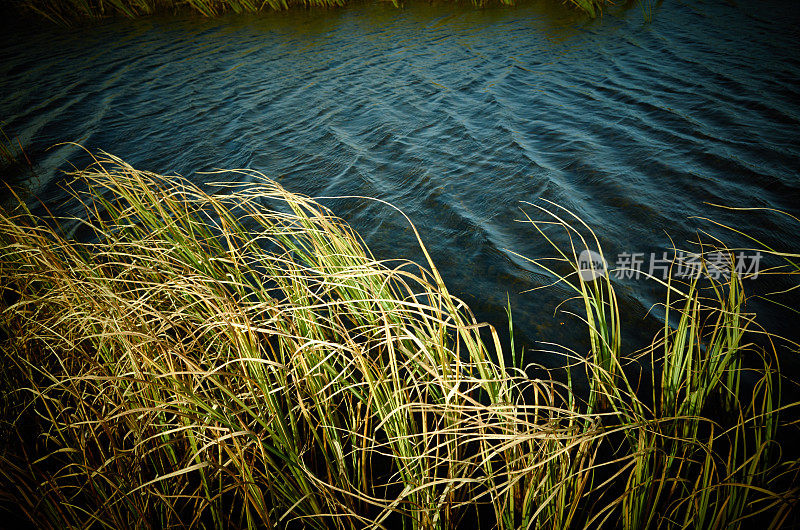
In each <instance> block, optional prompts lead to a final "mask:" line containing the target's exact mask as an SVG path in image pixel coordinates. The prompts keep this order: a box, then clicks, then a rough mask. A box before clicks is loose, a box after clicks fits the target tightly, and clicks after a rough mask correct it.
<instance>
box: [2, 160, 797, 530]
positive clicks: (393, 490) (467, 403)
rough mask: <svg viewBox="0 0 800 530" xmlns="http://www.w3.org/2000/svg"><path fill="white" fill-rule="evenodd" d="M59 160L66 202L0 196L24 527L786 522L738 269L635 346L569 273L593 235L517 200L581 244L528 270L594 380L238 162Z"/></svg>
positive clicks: (590, 286)
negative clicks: (642, 346)
mask: <svg viewBox="0 0 800 530" xmlns="http://www.w3.org/2000/svg"><path fill="white" fill-rule="evenodd" d="M73 177H74V180H73V181H72V182H71V184H70V185H69V188H68V189H69V190H70V192H71V193H72V194H73V197H74V200H75V201H79V203H80V204H82V205H83V206H84V208H85V213H84V215H83V216H82V217H81V219H56V218H53V217H51V216H44V215H42V216H34V215H32V214H31V213H30V211H29V210H28V209H27V208H26V206H25V205H24V204H23V203H22V201H19V202H18V204H17V205H16V207H15V208H13V209H8V210H6V211H4V212H2V213H0V281H2V285H3V293H2V306H1V307H0V309H2V310H1V311H0V329H2V331H3V337H2V339H3V347H2V356H3V358H2V363H0V377H2V384H3V386H4V388H7V389H8V392H6V393H4V394H3V397H2V403H0V412H1V413H2V414H1V415H0V418H1V419H2V422H3V428H2V429H0V432H2V433H5V434H4V435H3V437H2V439H0V505H2V506H3V507H4V508H6V509H7V510H8V511H9V512H12V513H16V514H18V516H20V517H21V518H22V519H24V520H25V521H27V522H28V523H30V524H32V525H34V526H36V527H39V528H68V527H69V528H73V527H74V528H95V527H96V528H101V527H108V528H133V527H135V528H176V527H181V528H183V527H187V526H188V527H214V528H242V527H247V528H260V527H313V528H415V529H416V528H420V529H423V528H424V529H428V528H456V527H459V526H466V525H468V526H469V527H470V528H472V527H474V525H475V522H476V521H478V522H479V523H480V527H481V528H484V527H485V528H583V527H608V526H614V527H616V526H621V527H623V528H630V529H633V528H645V527H673V526H683V525H687V524H691V525H692V526H696V527H712V526H713V527H725V526H729V527H736V526H737V525H738V526H741V525H743V524H745V522H746V521H748V520H749V518H751V517H757V518H760V519H761V520H763V521H765V523H766V524H772V525H773V526H779V525H780V524H782V523H783V522H785V521H786V520H787V518H788V517H789V516H790V513H791V510H792V509H793V508H794V506H795V505H796V503H797V500H798V489H797V486H796V484H797V481H796V480H794V479H795V478H796V474H797V471H798V466H797V462H795V461H791V460H790V459H789V458H787V457H786V456H785V455H783V454H782V453H781V450H782V445H781V443H780V440H781V437H782V436H785V435H787V433H789V434H791V433H793V432H795V431H796V429H797V424H796V422H795V423H792V421H791V420H793V419H794V418H796V411H795V408H794V407H795V405H794V404H787V403H783V402H782V401H781V392H780V388H781V383H782V380H781V377H780V374H779V372H778V365H777V360H776V352H775V349H774V346H773V345H772V342H770V341H769V340H766V341H764V340H758V341H756V340H753V339H752V336H753V335H754V334H755V336H757V337H762V338H763V337H768V335H766V334H764V333H763V332H760V330H758V328H757V327H756V325H755V323H754V322H753V319H752V316H751V315H748V314H746V313H745V312H744V311H743V307H744V302H745V297H744V294H743V291H742V283H741V278H738V277H737V276H736V275H735V274H734V275H732V276H730V277H729V278H728V279H723V280H720V281H714V280H713V279H709V278H706V277H705V276H707V275H704V276H703V277H702V278H700V277H698V278H697V279H695V280H693V281H691V282H689V283H688V284H685V285H678V284H675V283H673V282H667V283H666V284H665V289H666V292H668V293H669V294H668V298H667V300H666V302H665V308H666V310H667V311H668V312H669V315H668V317H667V318H665V326H664V330H663V332H662V333H661V335H660V336H659V337H656V339H655V340H654V342H653V345H652V346H651V347H650V348H647V349H646V350H645V351H643V352H637V353H636V354H634V355H630V356H626V355H625V354H624V352H623V351H622V346H621V341H620V336H621V333H622V329H621V325H620V318H619V315H618V312H619V308H618V305H617V303H616V295H615V293H614V286H613V284H612V282H611V281H610V280H609V279H608V278H607V277H604V278H601V279H599V280H597V281H594V282H586V281H583V280H581V279H580V277H579V276H578V275H576V274H575V273H576V272H577V260H576V259H575V257H576V255H577V253H579V252H580V251H581V250H582V249H584V248H590V247H591V248H595V249H597V250H598V251H600V249H599V248H598V245H597V240H596V239H595V238H593V237H592V235H591V231H590V230H588V227H587V226H586V225H584V224H582V223H581V222H580V220H579V219H578V218H577V217H576V216H573V215H572V214H570V213H569V212H565V211H563V210H560V209H558V208H557V207H555V206H554V205H551V206H552V207H551V208H550V209H549V210H543V211H544V212H545V215H546V216H549V218H548V217H546V218H545V219H544V220H539V219H536V218H535V216H534V215H533V214H530V216H529V217H527V219H526V221H527V222H530V223H532V225H533V226H534V227H535V228H537V229H538V230H539V231H540V233H541V234H542V235H543V236H544V237H546V238H548V239H550V240H551V241H553V242H554V244H555V243H556V239H555V237H554V236H553V235H552V233H550V232H549V231H548V230H549V228H550V227H553V226H555V227H556V228H557V229H559V230H563V231H564V233H565V234H567V235H568V236H571V237H570V238H569V241H570V242H571V244H570V246H569V248H567V249H565V250H562V251H561V252H562V253H561V254H560V260H561V261H560V262H558V263H551V262H537V263H539V264H540V265H542V266H543V267H545V268H547V269H548V270H551V271H552V273H553V274H556V275H557V277H558V278H559V279H560V281H563V282H566V283H567V284H568V285H570V286H571V288H573V289H574V290H575V293H576V295H577V297H578V301H579V302H580V306H581V307H583V308H584V313H583V314H582V318H583V320H584V321H585V327H584V325H582V324H581V325H579V326H578V327H576V333H584V332H586V331H587V330H588V333H589V335H590V339H591V340H590V343H591V348H590V351H589V352H588V354H587V355H585V356H584V355H576V356H575V362H576V363H577V364H578V365H579V366H583V367H584V368H585V371H586V374H587V380H588V384H589V392H588V393H584V392H582V390H581V387H580V385H578V384H577V383H573V380H572V378H571V377H567V378H566V379H564V380H559V379H558V378H557V377H555V375H554V376H552V377H551V376H549V375H548V374H547V373H546V371H545V370H544V369H542V368H537V367H535V366H525V365H523V364H522V356H521V355H519V352H516V351H515V345H514V341H513V336H512V337H511V341H510V344H511V351H503V347H502V346H501V344H502V341H501V337H500V335H499V333H498V331H497V330H495V329H494V328H492V327H491V326H489V325H487V324H481V323H479V322H477V321H476V319H475V318H474V317H473V315H472V314H471V312H470V311H469V308H468V307H467V306H466V305H465V304H464V303H463V302H461V301H460V300H459V299H457V298H456V297H454V296H453V295H452V294H450V293H449V291H448V290H447V288H446V286H445V284H444V282H443V281H442V278H441V276H440V275H439V273H438V271H437V269H436V267H435V265H434V263H433V262H432V261H431V260H430V257H429V256H428V253H427V251H426V250H425V246H424V244H423V242H422V239H421V238H419V234H417V235H418V238H419V244H420V246H421V248H422V251H423V254H424V255H425V256H426V258H427V264H426V267H420V266H418V265H415V264H413V263H409V262H402V261H400V262H379V261H377V260H376V259H375V258H374V257H373V256H372V255H371V254H370V252H369V250H368V249H367V248H366V246H365V245H364V243H363V242H362V240H361V239H360V238H359V236H358V235H357V234H355V233H354V232H353V231H352V230H351V229H350V228H349V227H348V226H347V225H346V224H345V223H344V222H343V221H341V220H340V219H338V218H336V217H335V216H334V215H333V214H332V212H330V211H328V210H327V209H326V208H324V207H323V206H321V205H320V204H318V203H316V202H314V201H312V200H310V199H308V198H304V197H302V196H299V195H296V194H292V193H290V192H288V191H286V190H285V189H283V188H282V187H281V186H280V185H278V184H277V183H275V182H273V181H271V180H269V179H267V178H266V177H264V176H262V175H259V174H257V173H254V172H251V171H248V177H249V178H248V179H246V180H248V181H250V182H251V183H248V184H247V185H242V186H238V185H231V184H227V185H223V184H220V185H219V186H217V187H216V188H215V189H214V191H213V192H211V191H204V190H203V189H200V188H199V187H197V186H195V185H193V184H191V183H189V182H188V181H185V180H183V179H181V178H178V177H162V176H159V175H156V174H153V173H148V172H143V171H137V170H135V169H134V168H132V167H130V166H128V165H126V164H125V163H123V162H122V161H120V160H118V159H116V158H114V157H111V156H108V155H102V156H101V157H99V158H98V159H97V160H96V163H95V164H94V165H93V166H91V167H90V168H88V169H87V170H85V171H81V172H78V173H74V174H73ZM252 182H254V183H252ZM412 228H413V225H412ZM414 230H415V233H416V229H414ZM555 248H557V249H559V248H563V247H561V246H558V245H556V247H555ZM559 271H562V272H560V273H559ZM563 271H566V272H563ZM559 274H560V275H559ZM512 313H513V308H510V310H509V329H511V330H513V325H512V322H511V315H512ZM673 314H674V315H675V318H672V315H673ZM674 322H677V324H674ZM508 359H513V362H508ZM645 361H646V362H645ZM646 365H647V366H649V367H652V370H649V369H644V367H645V366H646ZM645 382H648V384H645ZM793 415H794V416H793ZM784 417H788V418H789V421H787V420H784V419H783V418H784ZM20 514H21V515H20Z"/></svg>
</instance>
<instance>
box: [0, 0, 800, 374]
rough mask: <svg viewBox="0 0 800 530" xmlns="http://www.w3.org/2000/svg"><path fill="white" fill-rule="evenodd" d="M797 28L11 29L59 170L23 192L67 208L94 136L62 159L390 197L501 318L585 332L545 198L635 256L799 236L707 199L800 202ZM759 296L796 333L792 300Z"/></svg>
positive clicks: (546, 24) (386, 21)
mask: <svg viewBox="0 0 800 530" xmlns="http://www.w3.org/2000/svg"><path fill="white" fill-rule="evenodd" d="M798 22H800V20H798V10H797V9H794V7H793V5H792V3H791V2H771V1H752V2H738V3H736V4H733V3H728V2H716V1H714V2H695V1H692V2H682V1H679V0H671V1H669V2H664V3H663V4H662V5H661V6H660V7H659V9H658V10H657V11H656V13H655V18H654V21H653V22H652V24H645V23H643V20H642V13H641V11H640V10H639V9H638V8H632V9H627V10H626V9H618V10H616V11H613V12H608V13H606V14H605V16H604V17H603V18H602V20H589V19H587V18H585V17H584V16H582V15H580V14H578V13H575V12H574V11H571V10H569V9H566V8H564V7H562V6H560V5H558V2H544V1H543V2H536V3H531V4H526V5H523V6H518V7H516V8H491V9H474V8H472V7H469V6H461V7H458V6H453V5H451V4H449V3H448V4H442V5H438V4H437V5H428V4H411V5H409V6H408V7H407V8H405V9H402V10H398V9H395V8H394V7H392V6H391V5H387V4H383V3H377V4H363V5H357V6H352V7H349V8H346V9H336V10H321V9H317V10H311V11H303V10H294V11H291V12H289V13H273V14H264V15H259V16H226V17H223V18H219V19H213V20H207V19H200V18H192V17H179V18H174V17H172V18H161V17H156V18H148V19H143V20H136V21H113V22H108V23H104V24H102V25H98V26H94V27H87V28H79V29H70V30H66V29H60V28H53V27H49V26H41V27H8V28H6V29H5V30H4V31H2V36H0V50H1V51H0V54H2V55H0V89H1V90H2V94H3V97H2V100H0V118H2V120H3V121H4V122H5V129H6V131H8V132H10V133H12V134H14V135H17V136H19V138H20V141H21V142H22V144H23V145H24V146H25V148H26V151H27V152H28V153H29V154H30V155H31V156H32V158H33V159H34V160H36V163H37V173H38V175H39V177H38V178H33V179H27V180H25V179H23V181H22V182H21V183H22V184H25V185H26V186H28V187H29V188H30V190H31V193H32V194H33V195H36V196H38V197H40V198H41V199H43V200H44V201H45V202H47V203H49V204H58V203H59V202H60V197H61V194H60V192H59V188H58V186H57V184H58V181H59V177H58V169H59V168H65V167H68V166H69V164H70V163H74V164H76V165H78V166H80V165H82V164H85V160H86V158H85V156H84V155H83V154H82V153H81V151H80V149H79V148H77V147H75V146H70V145H62V146H58V147H54V148H51V149H49V150H46V149H47V148H48V147H50V146H52V145H53V144H55V143H57V142H63V141H73V142H79V143H80V144H82V145H84V146H86V147H87V148H89V149H92V150H95V149H104V150H107V151H109V152H111V153H113V154H115V155H118V156H120V157H121V158H123V159H125V160H126V161H128V162H130V163H131V164H133V165H134V166H136V167H138V168H141V169H148V170H153V171H157V172H160V173H175V172H177V173H180V174H183V175H186V176H189V177H190V178H192V179H193V180H196V181H207V180H217V179H219V176H214V177H210V176H207V175H201V174H198V172H199V171H203V170H208V169H212V168H216V167H222V168H253V169H257V170H259V171H262V172H263V173H265V174H266V175H268V176H270V177H273V178H276V179H278V180H279V181H280V182H281V183H282V184H283V185H284V186H285V187H286V188H288V189H289V190H291V191H295V192H301V193H305V194H308V195H312V196H342V195H359V196H370V197H377V198H380V199H383V200H386V201H389V202H391V203H393V204H395V205H396V206H398V207H399V208H401V209H402V210H403V211H404V212H405V213H406V214H407V215H408V216H409V217H410V218H411V219H412V220H413V222H414V223H415V224H416V225H417V227H418V228H419V229H420V232H421V233H422V234H423V238H424V241H425V244H426V245H427V246H428V248H429V249H430V251H431V254H432V256H433V259H434V261H435V262H436V263H437V264H438V266H439V268H440V269H441V271H442V273H443V276H444V278H445V280H446V282H447V284H448V285H449V286H450V288H451V290H452V291H453V292H454V293H455V294H457V295H458V296H460V297H462V298H463V299H465V300H466V301H467V302H468V303H469V304H470V305H471V306H472V307H473V308H474V309H475V310H476V312H477V313H478V315H479V317H480V318H482V319H485V320H489V321H492V322H495V323H498V324H500V325H502V323H503V308H504V306H505V304H506V302H507V300H510V303H511V305H512V307H513V309H514V315H515V324H516V326H517V337H518V339H519V338H524V340H525V342H526V343H527V344H529V345H537V344H539V345H541V343H540V342H539V341H556V342H561V343H567V344H572V343H574V339H575V336H574V335H575V331H574V330H575V327H573V326H570V325H568V321H569V320H570V317H568V316H565V315H558V316H556V317H555V318H554V317H553V313H554V311H555V310H556V308H557V305H558V303H559V302H560V301H562V300H563V299H564V298H566V297H567V296H569V292H568V291H567V290H565V289H563V288H551V289H545V290H540V291H534V292H524V291H526V290H529V289H532V288H535V287H540V286H542V285H546V284H549V283H551V282H552V281H553V277H552V276H550V275H549V274H547V273H546V272H545V271H543V270H542V269H540V268H537V267H536V266H535V265H532V264H531V263H529V262H527V261H525V260H523V259H521V258H520V257H518V256H517V254H521V255H525V256H529V257H532V258H540V257H544V256H552V255H554V251H553V249H552V248H550V247H549V246H548V244H547V243H546V242H545V241H544V240H543V239H542V238H541V237H540V236H539V235H538V234H537V233H536V232H535V230H533V229H532V228H531V227H530V226H527V225H524V224H521V223H519V222H518V220H519V219H521V218H523V214H522V211H521V207H522V208H524V209H525V210H526V211H528V212H529V213H530V214H532V215H534V214H535V209H534V208H532V207H529V206H525V205H524V204H523V203H522V201H527V202H531V203H536V204H544V203H543V202H542V201H543V200H545V199H546V200H550V201H554V202H556V203H558V204H560V205H562V206H564V207H566V208H568V209H570V210H571V211H573V212H576V213H577V214H579V215H580V216H581V217H582V218H583V219H584V220H585V221H586V222H587V223H588V224H589V225H591V226H592V227H593V228H594V229H595V231H596V233H597V235H598V237H599V239H600V242H601V243H602V245H603V248H604V250H605V253H606V256H607V257H608V258H609V259H610V260H611V261H612V265H613V261H614V260H615V258H616V256H617V255H618V254H620V253H622V252H642V253H650V252H656V253H659V255H660V252H661V251H663V250H664V249H665V248H668V247H669V246H670V244H671V243H670V239H669V237H668V235H669V236H671V237H672V239H673V240H674V241H675V242H676V244H678V245H679V246H683V247H687V246H688V245H687V244H685V241H686V240H687V239H689V238H691V237H692V235H693V234H694V233H695V232H696V231H697V230H698V229H706V230H709V231H711V232H712V233H714V234H715V235H719V236H720V237H722V238H723V240H724V241H726V242H727V243H729V244H730V245H738V244H742V243H743V240H742V238H741V237H738V236H737V235H736V234H734V233H732V232H728V231H725V230H722V229H719V228H715V227H714V226H713V225H711V224H710V223H708V222H707V221H703V220H700V219H696V218H692V217H693V216H703V217H711V218H713V219H715V220H717V221H720V222H723V223H726V224H728V225H731V226H734V227H736V228H737V229H741V230H744V231H746V232H747V233H749V234H751V235H753V236H755V237H757V238H759V239H762V240H763V241H765V242H766V243H768V244H770V245H774V246H775V247H777V248H780V249H785V250H790V251H798V249H800V237H798V227H800V223H798V222H793V221H789V220H787V219H786V218H781V217H780V216H778V215H775V214H772V213H767V212H746V213H742V212H737V213H734V212H730V211H726V210H721V209H716V208H712V207H710V206H708V205H707V204H706V203H715V204H723V205H729V206H737V207H769V208H778V209H782V210H785V211H788V212H790V213H793V214H795V215H798V214H800V179H798V155H800V139H799V138H798V125H800V106H798V103H797V102H799V101H800V84H798V80H800V59H798V51H800V50H798V44H797V43H798V42H800V39H799V38H798V37H800V35H799V34H800V29H798V28H800V24H798ZM6 178H7V179H10V180H12V181H15V182H16V183H20V182H19V180H20V179H22V178H23V177H19V176H17V177H15V176H14V175H7V176H6ZM15 179H16V180H15ZM323 202H324V203H325V204H327V205H328V206H330V207H331V208H332V209H333V210H334V211H335V212H336V213H337V214H339V215H341V216H342V217H344V218H345V219H347V220H348V221H349V222H350V223H352V225H353V226H354V227H355V228H356V229H357V230H358V231H359V232H360V233H361V234H362V235H363V236H364V238H365V239H366V241H367V242H368V244H369V245H370V247H371V248H372V250H373V251H374V252H375V254H376V255H377V256H378V257H380V258H408V259H413V260H417V261H420V262H421V261H422V255H421V253H420V252H419V249H418V248H417V245H416V241H415V240H414V237H413V234H412V232H411V230H410V229H409V227H408V226H407V225H406V224H405V221H404V220H403V218H402V217H401V216H399V215H398V214H396V213H394V212H393V211H391V210H390V209H388V208H387V207H385V206H383V205H381V204H379V203H375V202H370V201H367V200H361V199H339V200H325V201H323ZM538 218H541V215H539V216H538ZM515 253H516V254H515ZM766 264H767V263H766V262H765V263H762V266H765V265H766ZM617 285H618V287H617V289H618V294H619V295H620V298H621V302H622V306H623V312H624V314H625V315H626V321H625V326H626V328H627V329H628V330H629V331H631V330H633V331H634V332H635V333H633V334H632V335H630V336H632V337H636V336H637V333H638V334H639V335H641V336H640V337H639V338H633V339H631V341H632V344H631V347H634V346H635V345H640V344H641V343H642V341H645V340H646V339H648V338H649V334H650V332H651V331H652V329H653V328H654V327H655V326H657V325H658V322H659V316H660V315H661V313H660V312H659V310H658V308H655V309H654V310H653V311H652V312H650V313H649V314H648V309H650V307H651V306H652V305H653V304H654V303H656V302H658V301H660V300H662V299H663V298H662V290H660V289H659V288H657V286H655V285H653V284H652V283H651V282H646V281H644V280H641V279H640V280H635V279H621V280H619V281H618V282H617ZM788 285H791V283H787V282H786V281H781V280H778V279H774V278H770V277H762V278H761V279H759V280H752V281H751V282H750V283H748V285H747V287H748V289H749V290H750V291H752V292H755V293H768V292H770V291H773V290H778V289H781V288H785V287H787V286H788ZM781 300H782V301H783V302H784V303H787V304H790V305H792V304H794V306H795V307H798V305H799V304H797V303H796V302H797V297H793V296H792V295H791V294H790V295H783V298H781ZM749 308H751V309H753V310H757V311H758V312H759V313H760V314H761V315H760V316H761V318H762V321H765V322H766V323H768V325H769V326H770V328H771V329H775V330H777V331H779V332H782V333H786V334H789V335H792V336H795V337H796V336H797V334H798V331H797V330H796V329H795V328H796V327H795V326H793V325H792V323H791V320H790V319H787V318H785V316H782V313H783V315H785V311H784V310H780V309H776V308H775V306H771V305H769V304H763V303H759V302H758V301H755V302H754V303H753V304H751V305H750V306H749ZM562 323H567V324H562ZM536 355H537V356H536V357H535V359H537V360H541V361H542V362H549V361H548V356H547V355H545V354H536Z"/></svg>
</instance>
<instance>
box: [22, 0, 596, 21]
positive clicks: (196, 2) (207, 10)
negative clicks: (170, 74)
mask: <svg viewBox="0 0 800 530" xmlns="http://www.w3.org/2000/svg"><path fill="white" fill-rule="evenodd" d="M387 1H389V2H391V3H393V4H394V5H395V6H396V7H401V6H402V4H403V1H402V0H387ZM470 1H471V2H472V3H473V4H474V5H476V6H480V7H485V6H488V5H491V4H502V5H513V4H514V3H515V1H514V0H470ZM548 1H558V0H548ZM347 3H350V2H349V0H182V1H177V0H21V1H16V2H10V3H8V4H10V5H11V7H15V8H17V9H18V10H20V11H22V12H28V13H33V14H36V15H39V16H43V17H45V18H47V19H49V20H51V21H53V22H56V23H57V24H61V25H71V24H74V23H76V22H78V21H81V20H87V19H89V20H92V19H94V20H99V19H103V18H108V17H128V18H134V17H141V16H147V15H152V14H155V13H175V12H177V11H188V12H194V13H197V14H200V15H202V16H206V17H213V16H218V15H222V14H224V13H256V12H259V11H265V10H266V11H269V10H273V11H281V10H284V9H289V8H290V7H341V6H344V5H345V4H347ZM566 3H567V4H568V5H571V6H573V7H574V8H576V9H579V10H581V11H583V12H585V13H587V14H589V15H590V16H592V17H595V16H599V15H600V14H601V12H602V9H603V7H604V6H607V5H612V3H611V2H610V1H609V0H566Z"/></svg>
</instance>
